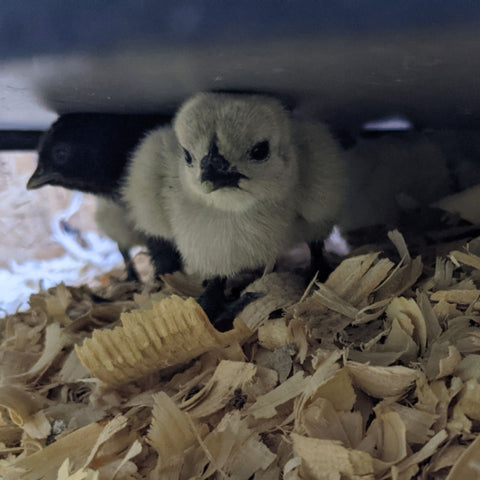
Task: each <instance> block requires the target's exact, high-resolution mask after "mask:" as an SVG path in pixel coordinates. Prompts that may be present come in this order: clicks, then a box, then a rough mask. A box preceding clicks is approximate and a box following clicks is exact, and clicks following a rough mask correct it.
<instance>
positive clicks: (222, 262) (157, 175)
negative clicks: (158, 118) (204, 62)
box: [123, 93, 344, 278]
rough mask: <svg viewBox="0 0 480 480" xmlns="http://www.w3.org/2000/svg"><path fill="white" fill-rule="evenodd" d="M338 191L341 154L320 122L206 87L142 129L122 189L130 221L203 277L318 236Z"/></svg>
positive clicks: (338, 200)
mask: <svg viewBox="0 0 480 480" xmlns="http://www.w3.org/2000/svg"><path fill="white" fill-rule="evenodd" d="M343 197H344V169H343V162H342V160H341V156H340V154H339V151H338V149H337V146H336V143H335V141H334V140H333V138H332V137H331V135H330V134H329V133H328V130H327V129H326V127H325V126H324V125H322V124H315V123H302V122H299V121H297V120H295V119H292V118H291V117H290V115H289V114H288V113H287V112H286V111H285V110H284V109H283V107H282V106H281V104H280V103H279V102H278V101H277V100H275V99H272V98H268V97H263V96H254V95H229V94H213V93H201V94H198V95H195V96H194V97H192V98H191V99H189V100H187V101H186V102H185V103H184V104H183V105H182V107H181V108H180V110H179V112H178V114H177V116H176V118H175V121H174V126H173V129H171V128H160V129H157V130H155V131H153V132H150V133H149V134H148V135H147V136H146V138H145V139H144V140H143V141H142V142H141V144H140V145H139V147H138V148H137V150H136V151H135V153H134V155H133V158H132V161H131V163H130V166H129V172H128V175H127V178H126V182H125V185H124V188H123V199H124V201H125V202H126V203H127V205H128V206H129V208H130V210H131V213H132V217H133V218H134V219H135V222H136V225H137V226H138V228H140V229H141V230H142V231H144V232H146V233H147V234H149V235H154V236H155V235H156V236H162V237H164V238H167V239H171V240H173V241H174V242H175V244H176V245H177V247H178V249H179V251H180V253H181V255H182V257H183V261H184V263H185V266H186V269H187V270H188V271H192V272H196V273H199V274H200V275H202V276H204V277H207V278H208V277H214V276H233V275H235V274H237V273H239V272H240V271H242V270H244V269H250V268H252V269H253V268H258V267H262V266H264V265H265V264H268V263H270V262H273V261H275V259H276V258H277V256H278V255H279V254H280V253H281V252H283V251H284V250H285V249H286V248H288V247H290V246H291V245H293V244H295V243H297V242H300V241H307V242H310V241H313V240H318V239H323V238H324V237H325V236H326V235H327V234H328V233H329V231H330V229H331V227H332V224H333V221H334V220H335V218H336V216H337V214H338V212H339V210H340V207H341V204H342V199H343Z"/></svg>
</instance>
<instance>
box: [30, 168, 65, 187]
mask: <svg viewBox="0 0 480 480" xmlns="http://www.w3.org/2000/svg"><path fill="white" fill-rule="evenodd" d="M58 180H59V174H58V173H56V172H46V171H45V168H44V167H43V166H42V165H38V167H37V169H36V170H35V171H34V172H33V175H32V176H31V177H30V179H29V180H28V182H27V190H34V189H36V188H40V187H43V186H44V185H55V183H56V182H57V181H58Z"/></svg>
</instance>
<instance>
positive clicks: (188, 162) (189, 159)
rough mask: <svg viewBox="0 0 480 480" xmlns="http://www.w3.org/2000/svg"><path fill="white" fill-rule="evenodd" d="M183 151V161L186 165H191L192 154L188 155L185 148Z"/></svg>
mask: <svg viewBox="0 0 480 480" xmlns="http://www.w3.org/2000/svg"><path fill="white" fill-rule="evenodd" d="M183 151H184V153H185V162H186V164H187V165H191V164H192V161H193V160H192V156H191V155H190V152H189V151H188V150H187V149H185V148H184V149H183Z"/></svg>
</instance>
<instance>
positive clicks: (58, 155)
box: [52, 145, 70, 165]
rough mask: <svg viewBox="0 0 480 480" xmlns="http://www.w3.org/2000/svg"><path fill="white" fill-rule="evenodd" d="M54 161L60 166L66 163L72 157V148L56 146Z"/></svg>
mask: <svg viewBox="0 0 480 480" xmlns="http://www.w3.org/2000/svg"><path fill="white" fill-rule="evenodd" d="M52 155H53V161H54V162H55V163H57V164H59V165H62V164H64V163H66V162H67V161H68V159H69V157H70V147H69V146H68V145H56V146H55V147H53V151H52Z"/></svg>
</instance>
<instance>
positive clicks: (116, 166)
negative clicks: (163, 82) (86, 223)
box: [27, 113, 182, 280]
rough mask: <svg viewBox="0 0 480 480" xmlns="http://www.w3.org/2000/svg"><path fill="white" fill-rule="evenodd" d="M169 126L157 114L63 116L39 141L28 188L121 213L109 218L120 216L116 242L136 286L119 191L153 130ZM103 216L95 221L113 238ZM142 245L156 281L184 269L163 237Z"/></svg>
mask: <svg viewBox="0 0 480 480" xmlns="http://www.w3.org/2000/svg"><path fill="white" fill-rule="evenodd" d="M168 120H169V118H168V117H165V116H163V115H156V114H109V113H69V114H65V115H62V116H60V117H59V118H58V119H57V120H56V121H55V122H54V123H53V124H52V126H51V127H50V128H49V130H48V131H47V132H46V133H45V135H44V136H43V137H42V138H41V140H40V143H39V147H38V165H37V168H36V170H35V172H34V173H33V175H32V176H31V177H30V179H29V181H28V183H27V188H28V189H36V188H40V187H42V186H45V185H54V186H60V187H64V188H68V189H71V190H79V191H82V192H86V193H92V194H94V195H98V196H100V197H103V199H105V200H110V201H113V202H115V203H116V204H117V206H118V207H119V208H116V209H115V208H110V209H109V210H108V216H111V215H113V214H115V215H118V216H119V218H118V221H116V222H115V223H116V224H124V225H125V230H124V234H122V231H121V230H118V228H117V232H116V235H115V236H114V238H113V240H115V241H116V242H117V244H119V250H120V251H121V253H122V256H123V257H124V259H125V263H126V267H127V272H128V279H129V280H138V274H137V272H136V271H135V269H134V268H133V265H132V264H131V259H130V256H129V254H128V248H127V247H131V246H133V245H128V246H126V245H125V244H126V243H128V240H127V239H128V238H130V237H131V230H132V229H133V228H134V227H133V222H132V221H130V219H129V218H128V212H127V210H126V208H125V206H124V204H123V201H122V200H121V195H120V188H121V186H122V183H123V180H124V176H125V174H126V166H127V164H128V163H129V160H130V154H131V152H132V151H133V150H134V148H135V147H136V146H137V144H138V143H139V141H140V140H141V139H142V137H143V136H144V135H145V134H146V133H147V132H148V131H149V130H151V129H153V128H155V127H158V126H159V125H161V124H163V123H165V122H167V121H168ZM102 210H104V209H101V208H98V209H97V215H96V221H97V223H98V224H99V227H100V229H101V230H104V231H106V232H107V233H110V231H111V228H109V224H111V222H112V218H106V216H102V215H99V212H100V213H101V212H102ZM104 217H105V218H104ZM114 220H115V219H114ZM120 220H121V221H120ZM137 239H138V236H137ZM142 243H144V244H146V245H147V248H148V249H149V251H150V253H151V255H152V258H153V259H154V260H155V262H154V263H155V269H156V272H155V273H156V275H157V276H158V275H161V274H163V273H170V272H173V271H176V270H179V269H181V267H182V263H181V259H180V255H179V253H178V251H177V249H176V247H175V245H173V244H172V243H171V242H169V241H166V240H164V239H163V238H160V237H151V236H148V237H147V236H144V240H143V242H142ZM159 257H160V258H159Z"/></svg>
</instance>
